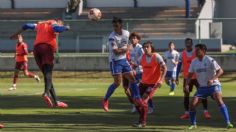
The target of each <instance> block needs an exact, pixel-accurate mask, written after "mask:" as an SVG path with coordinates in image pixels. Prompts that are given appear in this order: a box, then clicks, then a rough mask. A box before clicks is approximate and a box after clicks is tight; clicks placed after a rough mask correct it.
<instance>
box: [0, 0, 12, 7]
mask: <svg viewBox="0 0 236 132" xmlns="http://www.w3.org/2000/svg"><path fill="white" fill-rule="evenodd" d="M0 8H11V0H0Z"/></svg>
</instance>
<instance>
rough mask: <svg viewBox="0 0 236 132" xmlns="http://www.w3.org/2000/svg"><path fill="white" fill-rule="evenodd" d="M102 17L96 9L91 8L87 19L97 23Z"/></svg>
mask: <svg viewBox="0 0 236 132" xmlns="http://www.w3.org/2000/svg"><path fill="white" fill-rule="evenodd" d="M101 17H102V13H101V11H100V10H99V9H98V8H92V9H90V10H89V12H88V18H89V19H90V20H92V21H98V20H100V19H101Z"/></svg>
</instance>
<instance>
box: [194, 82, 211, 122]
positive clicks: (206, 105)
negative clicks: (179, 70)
mask: <svg viewBox="0 0 236 132" xmlns="http://www.w3.org/2000/svg"><path fill="white" fill-rule="evenodd" d="M191 82H192V84H193V85H194V86H195V87H196V88H198V87H199V84H198V81H197V79H192V80H191ZM202 106H203V114H204V117H205V118H206V119H211V115H210V113H209V112H208V108H207V107H208V101H207V98H203V99H202Z"/></svg>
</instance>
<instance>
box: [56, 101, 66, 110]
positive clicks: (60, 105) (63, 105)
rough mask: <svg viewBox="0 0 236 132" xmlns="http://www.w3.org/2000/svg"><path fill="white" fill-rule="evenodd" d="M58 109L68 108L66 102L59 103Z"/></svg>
mask: <svg viewBox="0 0 236 132" xmlns="http://www.w3.org/2000/svg"><path fill="white" fill-rule="evenodd" d="M57 107H59V108H68V105H67V104H66V103H64V102H61V101H57Z"/></svg>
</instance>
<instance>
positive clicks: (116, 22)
mask: <svg viewBox="0 0 236 132" xmlns="http://www.w3.org/2000/svg"><path fill="white" fill-rule="evenodd" d="M112 26H113V29H114V31H115V32H116V33H120V32H121V31H122V19H121V18H118V17H113V20H112Z"/></svg>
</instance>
